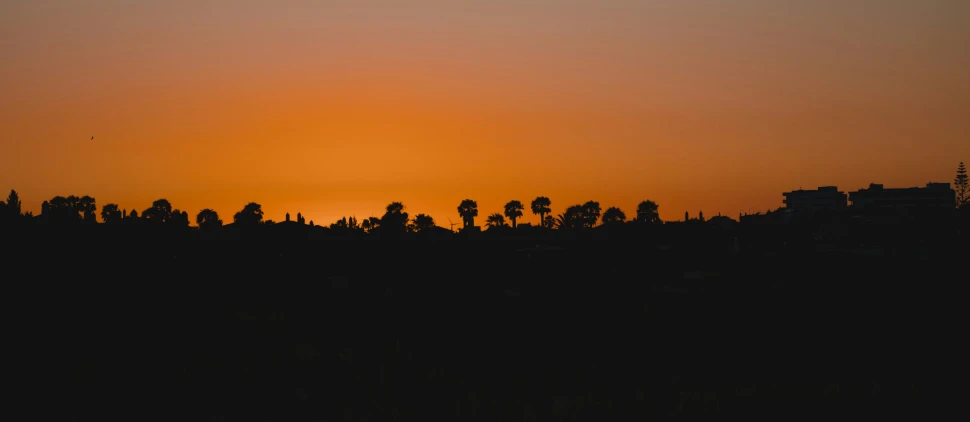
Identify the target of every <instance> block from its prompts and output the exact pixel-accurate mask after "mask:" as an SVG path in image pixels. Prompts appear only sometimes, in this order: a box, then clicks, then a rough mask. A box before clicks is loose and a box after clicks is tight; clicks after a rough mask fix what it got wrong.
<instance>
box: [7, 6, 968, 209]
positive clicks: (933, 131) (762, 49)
mask: <svg viewBox="0 0 970 422" xmlns="http://www.w3.org/2000/svg"><path fill="white" fill-rule="evenodd" d="M381 3H382V2H377V1H369V2H360V1H358V2H353V3H351V2H339V1H337V2H330V3H326V4H322V3H317V2H304V1H288V2H276V3H274V4H273V5H271V6H270V5H266V4H259V3H258V2H241V1H240V2H232V7H220V5H221V6H228V5H229V3H228V2H221V3H220V2H215V1H212V2H205V3H201V4H195V3H194V2H179V1H172V2H138V3H136V2H118V1H90V2H66V1H60V2H57V1H55V2H45V3H44V4H39V3H38V2H19V1H10V2H4V3H3V4H0V53H2V54H3V56H4V64H3V65H0V92H4V95H3V96H2V97H0V127H3V128H5V129H6V132H7V133H6V135H5V136H4V139H3V140H0V189H3V190H4V191H3V192H8V191H9V189H16V190H17V191H18V193H20V194H21V200H22V201H23V203H24V210H25V211H33V212H34V213H35V214H36V213H37V212H38V211H39V208H40V203H41V202H42V201H44V200H48V199H50V198H51V197H53V196H56V195H64V196H67V195H90V196H92V197H94V198H96V199H97V200H98V206H99V208H100V207H101V206H103V205H104V204H106V203H117V204H119V206H121V207H122V208H127V209H132V208H134V209H137V210H138V211H139V212H141V210H143V209H145V208H148V207H149V206H150V205H151V202H152V201H154V200H156V199H160V198H166V199H168V200H169V201H171V203H172V204H173V206H175V207H177V208H180V209H182V210H185V211H187V212H189V214H190V215H193V216H194V215H195V214H196V213H197V212H198V211H199V210H201V209H203V208H212V209H214V210H216V211H217V212H219V214H220V215H221V216H223V218H226V216H231V215H232V214H233V213H235V212H236V211H238V210H239V209H241V208H242V206H243V205H245V204H246V203H248V202H258V203H260V204H262V205H263V209H264V211H265V212H266V215H267V218H269V219H273V220H276V221H281V220H282V219H283V215H284V214H285V213H286V212H290V213H291V214H292V215H296V213H297V212H301V213H302V214H303V215H304V216H306V218H307V221H309V220H314V221H315V222H316V223H317V224H321V225H327V224H330V223H331V222H333V221H336V220H337V219H339V218H341V217H343V216H351V215H356V216H357V217H358V218H364V217H368V216H379V215H381V214H382V210H383V208H384V206H386V205H387V204H388V203H390V202H393V201H400V202H403V203H404V204H405V205H406V206H407V207H408V211H409V212H411V214H412V215H413V214H416V213H426V214H429V215H431V216H432V217H434V218H435V220H436V221H437V222H438V224H439V225H443V224H444V223H446V222H447V221H448V218H451V219H452V220H453V221H458V218H456V216H457V211H456V207H457V205H458V203H459V202H460V201H461V200H462V199H465V198H471V199H475V200H476V201H478V204H479V209H480V210H481V212H482V214H483V215H487V214H490V213H493V212H500V211H501V208H502V205H504V204H505V202H507V201H509V200H512V199H518V200H520V201H522V202H524V203H527V202H529V201H531V200H532V199H533V198H535V197H536V196H539V195H541V196H547V197H549V198H550V199H552V202H553V206H552V208H553V211H554V213H556V214H558V213H561V212H562V211H563V210H564V209H565V207H567V206H569V205H573V204H577V203H582V202H585V201H587V200H596V201H599V202H600V203H601V204H602V205H603V206H604V207H608V206H618V207H620V208H621V209H623V210H624V211H626V212H627V213H628V214H629V213H631V212H632V211H633V210H635V207H636V204H637V203H639V202H640V201H641V200H647V199H649V200H653V201H655V202H657V203H658V204H659V205H660V215H661V218H663V219H664V220H679V219H681V218H682V217H683V214H684V212H685V211H687V212H689V213H690V214H691V215H692V216H694V215H696V214H697V212H698V211H704V214H705V215H706V216H714V215H717V214H718V213H720V214H723V215H726V216H729V217H732V218H734V217H736V216H737V215H738V213H739V212H752V211H755V210H757V211H765V210H767V209H774V208H777V207H779V206H782V202H781V201H782V199H783V198H782V196H781V193H782V192H785V191H791V190H796V189H798V188H804V189H814V188H815V187H817V186H824V185H834V186H838V187H839V189H840V190H843V191H851V190H856V189H859V188H863V187H866V186H868V184H869V183H883V184H885V185H886V186H887V187H910V186H923V185H925V184H926V183H927V182H945V183H951V182H952V179H953V175H954V171H955V170H956V166H957V164H958V162H960V161H970V119H967V116H968V115H970V113H968V111H970V51H967V50H966V48H965V46H966V44H967V42H968V41H970V27H967V25H965V22H967V21H970V4H968V3H967V2H960V1H956V0H954V1H941V0H937V1H925V2H904V1H882V2H875V1H855V2H851V4H844V3H845V2H832V1H791V2H784V4H777V3H780V2H768V1H761V0H737V1H734V2H720V3H714V2H707V1H695V2H676V3H674V2H650V3H644V2H637V3H634V2H623V1H615V2H557V3H556V4H557V6H556V7H554V8H553V7H550V6H549V5H548V4H547V3H548V2H542V1H528V2H514V3H513V2H494V1H493V2H487V3H481V2H469V3H463V4H462V5H460V6H459V5H455V4H453V2H435V1H420V2H412V4H409V5H408V7H406V8H405V7H401V6H399V5H398V6H394V5H381ZM725 3H729V4H725ZM916 3H918V4H916ZM91 136H94V139H93V140H90V139H89V138H90V137H91ZM533 220H535V217H533V216H531V215H530V213H526V216H525V217H524V218H523V221H524V222H534V221H533Z"/></svg>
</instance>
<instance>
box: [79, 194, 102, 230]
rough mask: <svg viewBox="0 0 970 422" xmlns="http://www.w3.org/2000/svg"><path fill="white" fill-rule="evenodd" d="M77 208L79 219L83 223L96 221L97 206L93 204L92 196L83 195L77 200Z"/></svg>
mask: <svg viewBox="0 0 970 422" xmlns="http://www.w3.org/2000/svg"><path fill="white" fill-rule="evenodd" d="M77 204H78V205H77V206H78V209H79V210H80V211H81V219H82V220H83V221H84V222H85V223H92V224H93V223H97V222H98V215H97V211H98V206H97V205H96V204H95V201H94V198H92V197H90V196H87V195H84V196H82V197H81V198H80V199H78V202H77Z"/></svg>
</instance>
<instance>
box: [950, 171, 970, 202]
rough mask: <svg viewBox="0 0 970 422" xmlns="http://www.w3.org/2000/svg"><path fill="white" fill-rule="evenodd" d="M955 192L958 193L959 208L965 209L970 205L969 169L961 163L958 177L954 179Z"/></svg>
mask: <svg viewBox="0 0 970 422" xmlns="http://www.w3.org/2000/svg"><path fill="white" fill-rule="evenodd" d="M953 190H955V191H956V193H957V207H965V206H967V204H970V186H968V180H967V168H966V167H965V166H964V165H963V161H961V162H960V166H959V167H957V176H956V178H954V179H953Z"/></svg>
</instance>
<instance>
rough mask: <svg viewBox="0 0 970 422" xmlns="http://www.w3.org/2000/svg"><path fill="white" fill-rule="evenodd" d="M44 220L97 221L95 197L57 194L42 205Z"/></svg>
mask: <svg viewBox="0 0 970 422" xmlns="http://www.w3.org/2000/svg"><path fill="white" fill-rule="evenodd" d="M40 208H41V217H42V220H43V221H46V222H49V223H53V224H70V223H78V222H86V223H97V216H96V215H95V211H96V210H97V206H96V205H95V201H94V198H92V197H90V196H83V197H80V198H78V197H77V196H74V195H71V196H68V197H63V196H55V197H53V198H51V200H50V201H44V203H43V204H41V206H40Z"/></svg>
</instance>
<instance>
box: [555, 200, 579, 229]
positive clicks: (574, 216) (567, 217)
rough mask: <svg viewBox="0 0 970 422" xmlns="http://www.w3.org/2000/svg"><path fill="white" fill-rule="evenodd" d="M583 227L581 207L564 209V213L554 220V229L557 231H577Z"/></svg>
mask: <svg viewBox="0 0 970 422" xmlns="http://www.w3.org/2000/svg"><path fill="white" fill-rule="evenodd" d="M582 226H583V206H582V205H573V206H570V207H569V208H566V211H565V212H563V213H562V214H559V217H558V218H557V219H556V227H558V228H559V229H578V228H580V227H582Z"/></svg>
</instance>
